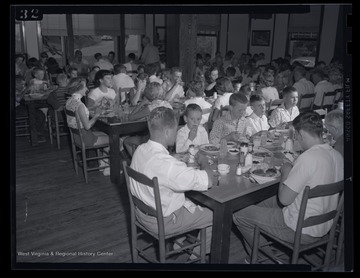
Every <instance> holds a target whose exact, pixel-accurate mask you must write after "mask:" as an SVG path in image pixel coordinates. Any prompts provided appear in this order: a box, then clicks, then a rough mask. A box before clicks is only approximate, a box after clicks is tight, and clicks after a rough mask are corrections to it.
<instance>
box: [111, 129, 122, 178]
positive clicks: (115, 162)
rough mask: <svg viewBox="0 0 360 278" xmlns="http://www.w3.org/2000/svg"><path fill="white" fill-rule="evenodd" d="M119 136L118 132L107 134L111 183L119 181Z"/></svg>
mask: <svg viewBox="0 0 360 278" xmlns="http://www.w3.org/2000/svg"><path fill="white" fill-rule="evenodd" d="M119 141H120V136H119V134H114V133H111V134H109V143H110V179H111V182H112V183H115V184H118V183H119V182H120V168H121V166H120V164H121V161H120V148H119Z"/></svg>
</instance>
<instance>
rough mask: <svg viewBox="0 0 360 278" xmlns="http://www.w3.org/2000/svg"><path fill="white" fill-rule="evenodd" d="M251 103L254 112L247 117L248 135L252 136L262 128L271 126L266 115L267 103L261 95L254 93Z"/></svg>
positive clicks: (266, 128) (265, 128)
mask: <svg viewBox="0 0 360 278" xmlns="http://www.w3.org/2000/svg"><path fill="white" fill-rule="evenodd" d="M250 105H251V108H252V110H253V113H252V114H251V115H250V116H249V117H247V118H246V127H245V129H246V135H249V136H252V135H253V134H255V133H258V132H259V131H262V130H268V129H269V128H270V126H269V124H268V120H267V117H266V116H265V112H266V104H265V100H264V98H263V97H262V96H260V95H252V96H251V97H250Z"/></svg>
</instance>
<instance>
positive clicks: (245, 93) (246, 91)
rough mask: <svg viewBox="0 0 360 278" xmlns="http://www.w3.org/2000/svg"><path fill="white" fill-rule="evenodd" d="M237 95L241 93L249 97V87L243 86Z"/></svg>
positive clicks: (247, 85)
mask: <svg viewBox="0 0 360 278" xmlns="http://www.w3.org/2000/svg"><path fill="white" fill-rule="evenodd" d="M239 93H243V94H244V95H246V96H250V95H251V88H250V85H249V84H245V85H243V86H241V88H240V91H239Z"/></svg>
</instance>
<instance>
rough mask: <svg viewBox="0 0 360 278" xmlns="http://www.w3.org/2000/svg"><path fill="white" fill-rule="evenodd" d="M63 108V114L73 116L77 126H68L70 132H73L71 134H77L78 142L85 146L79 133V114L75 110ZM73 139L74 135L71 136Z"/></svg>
mask: <svg viewBox="0 0 360 278" xmlns="http://www.w3.org/2000/svg"><path fill="white" fill-rule="evenodd" d="M64 110H65V114H66V115H67V116H69V117H75V119H76V126H77V128H73V127H70V126H69V125H68V127H69V129H70V132H71V133H72V134H73V135H77V136H78V137H79V138H80V144H81V146H82V147H84V148H85V143H84V139H83V135H82V133H81V128H80V117H79V114H78V113H77V112H73V111H70V110H68V109H66V108H65V109H64ZM73 139H74V140H75V138H74V136H73Z"/></svg>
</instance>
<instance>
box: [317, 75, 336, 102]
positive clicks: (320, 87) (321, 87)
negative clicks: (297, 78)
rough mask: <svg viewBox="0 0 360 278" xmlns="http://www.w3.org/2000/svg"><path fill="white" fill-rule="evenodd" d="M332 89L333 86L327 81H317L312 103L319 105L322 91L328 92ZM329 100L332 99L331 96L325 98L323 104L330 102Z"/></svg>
mask: <svg viewBox="0 0 360 278" xmlns="http://www.w3.org/2000/svg"><path fill="white" fill-rule="evenodd" d="M332 91H334V86H333V84H331V83H330V82H329V81H327V80H321V81H320V82H319V83H317V84H316V86H315V99H314V105H317V106H320V105H321V101H322V98H323V95H324V93H325V92H326V93H328V92H332ZM331 100H332V98H331V97H328V98H325V99H324V104H323V105H328V104H332V102H331Z"/></svg>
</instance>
